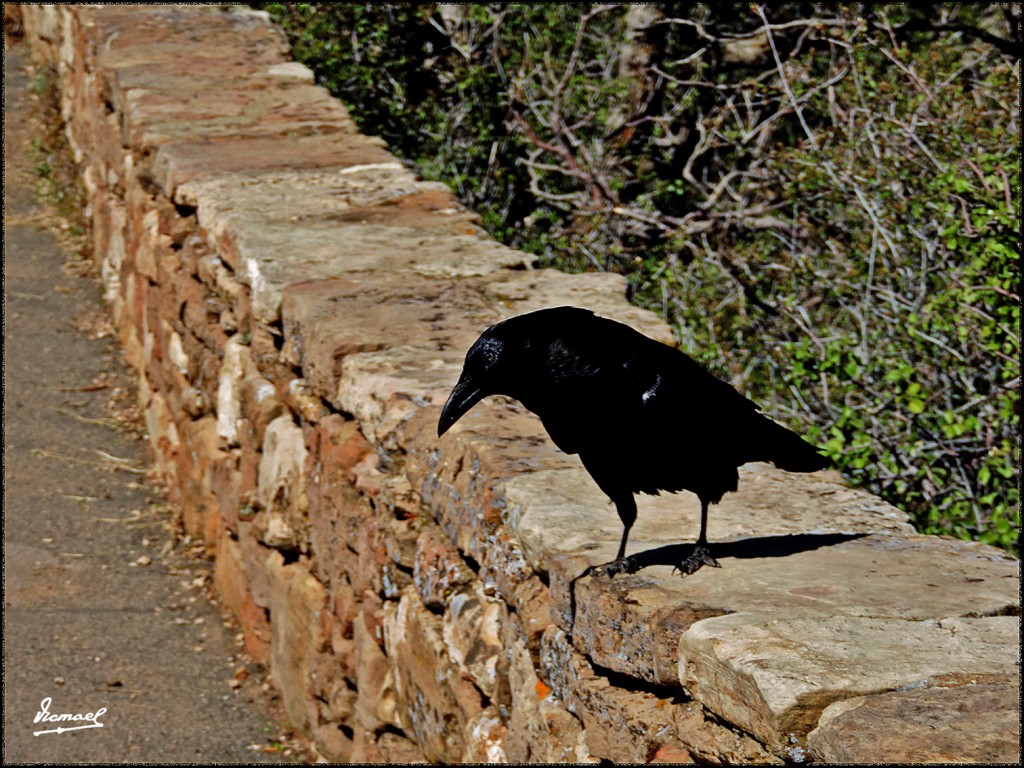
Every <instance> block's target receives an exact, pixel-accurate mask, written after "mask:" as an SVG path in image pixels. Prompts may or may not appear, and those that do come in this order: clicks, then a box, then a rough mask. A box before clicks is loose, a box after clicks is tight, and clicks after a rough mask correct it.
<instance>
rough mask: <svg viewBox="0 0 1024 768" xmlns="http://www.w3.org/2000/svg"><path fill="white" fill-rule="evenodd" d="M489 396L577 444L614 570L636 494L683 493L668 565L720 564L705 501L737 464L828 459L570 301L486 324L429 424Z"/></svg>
mask: <svg viewBox="0 0 1024 768" xmlns="http://www.w3.org/2000/svg"><path fill="white" fill-rule="evenodd" d="M487 395H508V396H509V397H513V398H515V399H516V400H518V401H519V402H521V403H522V404H523V405H524V406H526V408H528V409H529V410H531V411H533V412H534V413H535V414H537V415H538V416H539V417H540V419H541V422H543V424H544V427H545V429H547V431H548V434H549V435H550V436H551V439H552V440H553V441H554V443H555V445H557V446H558V447H559V448H561V449H562V450H563V451H565V452H566V453H578V454H579V456H580V459H581V460H582V461H583V466H584V467H586V469H587V472H589V473H590V476H591V477H593V478H594V480H595V482H596V483H597V484H598V486H599V487H600V488H601V490H602V491H604V492H605V493H606V494H608V496H609V497H610V498H611V500H612V502H614V504H615V508H616V510H617V511H618V513H619V517H620V518H621V520H622V524H623V526H624V529H623V531H622V542H621V543H620V544H619V553H618V556H617V557H616V559H615V561H614V562H612V563H610V564H608V565H607V566H605V569H606V572H607V573H609V574H612V575H614V574H615V573H621V572H622V571H625V570H629V567H628V564H627V562H626V560H625V554H626V540H627V539H628V537H629V529H630V528H631V527H632V525H633V522H634V520H636V502H635V500H634V499H633V494H635V493H640V492H642V493H649V494H657V493H658V492H659V491H671V492H675V491H682V490H686V491H692V492H693V493H695V494H697V497H698V498H699V499H700V536H699V537H698V538H697V544H696V547H695V548H694V551H693V553H692V554H691V555H690V556H689V557H688V558H686V559H685V560H683V561H682V562H681V563H680V564H679V565H678V566H677V567H678V568H679V570H681V571H682V572H683V574H684V575H685V574H689V573H693V572H694V571H696V570H697V569H698V568H700V567H701V566H703V565H713V566H718V562H717V561H716V560H715V559H714V558H713V557H712V556H711V553H710V552H709V551H708V547H707V530H706V529H707V514H708V505H709V504H715V503H717V502H718V501H719V500H721V498H722V496H723V494H725V493H727V492H729V491H735V490H736V484H737V482H738V480H739V475H738V473H737V471H736V468H737V467H739V466H740V465H741V464H745V463H746V462H748V461H771V462H773V463H774V464H775V466H777V467H779V468H780V469H785V470H788V471H790V472H813V471H814V470H817V469H823V468H825V467H826V466H828V465H829V462H828V460H827V459H825V458H824V457H823V456H822V455H821V454H819V453H818V451H817V450H816V449H815V448H814V447H813V446H812V445H810V444H809V443H807V442H805V441H804V440H803V438H801V437H799V436H798V435H796V434H795V433H793V432H791V431H789V430H788V429H786V428H785V427H782V426H779V425H778V424H776V423H775V422H774V421H772V420H771V419H769V418H767V417H765V416H763V415H762V414H761V413H760V412H759V409H758V407H757V406H756V405H755V404H754V403H752V402H751V401H750V400H748V399H747V398H745V397H743V395H741V394H740V393H739V392H737V391H736V390H735V389H733V388H732V387H731V386H729V385H728V384H726V383H725V382H723V381H720V380H719V379H717V378H715V377H714V376H712V375H711V374H710V373H708V372H707V371H705V370H704V369H703V368H702V367H701V366H700V364H698V363H697V362H696V361H695V360H693V359H692V358H690V357H688V356H687V355H685V354H683V353H682V352H680V351H679V350H677V349H673V348H672V347H670V346H668V345H666V344H662V343H661V342H659V341H655V340H654V339H650V338H648V337H646V336H644V335H643V334H641V333H639V332H637V331H635V330H633V329H632V328H630V327H629V326H628V325H623V324H622V323H618V322H615V321H614V320H609V319H607V318H604V317H598V316H597V315H595V314H594V313H593V312H591V311H590V310H586V309H580V308H578V307H557V308H554V309H542V310H539V311H537V312H529V313H527V314H524V315H519V316H518V317H513V318H511V319H509V320H505V321H503V322H500V323H497V324H496V325H492V326H491V327H490V328H488V329H487V330H486V331H484V332H483V334H482V335H481V336H480V338H479V339H477V341H476V342H475V343H474V344H473V346H472V347H470V349H469V352H468V353H467V354H466V362H465V365H464V367H463V370H462V376H461V377H460V378H459V381H458V383H457V384H456V385H455V388H454V389H453V390H452V393H451V395H450V396H449V397H448V402H446V403H445V406H444V409H443V410H442V411H441V418H440V421H439V422H438V425H437V434H438V436H440V435H443V434H444V433H445V432H447V431H448V429H449V428H450V427H451V426H452V424H454V423H455V422H456V421H458V420H459V419H460V418H461V417H462V416H463V414H465V413H466V411H468V410H469V409H470V408H472V407H473V406H474V405H475V404H476V403H477V402H479V401H480V399H481V398H483V397H486V396H487Z"/></svg>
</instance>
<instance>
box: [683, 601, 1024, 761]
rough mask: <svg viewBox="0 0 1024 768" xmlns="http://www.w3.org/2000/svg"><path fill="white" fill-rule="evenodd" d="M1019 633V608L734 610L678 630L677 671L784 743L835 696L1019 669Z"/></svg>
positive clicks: (740, 719)
mask: <svg viewBox="0 0 1024 768" xmlns="http://www.w3.org/2000/svg"><path fill="white" fill-rule="evenodd" d="M1019 635H1020V619H1019V617H1016V616H995V617H989V618H975V619H966V618H949V619H941V620H934V619H930V620H907V619H903V618H900V619H896V618H875V617H863V616H828V617H816V618H813V619H812V618H776V615H775V614H772V615H764V614H762V615H754V614H743V613H737V614H732V615H729V616H719V617H717V618H712V619H706V620H704V621H700V622H697V623H696V624H694V625H693V626H691V627H690V628H689V629H688V630H687V631H686V632H684V633H683V635H682V638H681V639H680V643H679V646H680V648H679V655H680V661H679V675H680V679H681V680H682V681H683V682H684V683H685V685H686V687H687V688H688V689H689V690H690V691H691V692H692V694H693V696H694V698H695V699H697V700H698V701H700V702H701V703H702V704H704V705H705V706H706V707H707V708H708V709H710V710H711V711H713V712H715V713H716V714H718V715H719V716H721V717H723V718H724V719H726V720H727V721H729V722H731V723H734V724H735V725H737V726H739V727H740V728H742V729H743V730H745V731H747V732H748V733H751V734H753V735H754V736H756V737H757V738H758V739H760V740H761V741H763V742H764V743H765V744H768V745H770V746H771V747H773V748H774V749H776V750H782V749H784V748H785V747H786V745H787V743H788V740H789V736H790V734H792V735H794V736H795V737H796V738H797V739H803V738H805V737H806V735H807V734H808V732H809V731H811V730H812V729H813V728H814V727H815V725H816V724H817V722H818V719H819V717H820V716H821V713H822V710H824V708H825V707H827V706H828V705H829V704H831V703H833V702H835V701H838V700H841V699H848V698H853V697H856V696H863V695H866V694H869V693H881V692H885V691H891V690H895V689H897V688H900V687H903V686H907V685H913V684H915V683H918V682H919V681H922V680H927V679H928V678H931V677H935V676H938V675H950V674H960V675H981V676H984V675H1016V674H1017V665H1018V663H1019V661H1018V656H1017V651H1016V645H1017V640H1018V638H1019ZM908 648H912V649H914V650H913V653H908V652H907V649H908Z"/></svg>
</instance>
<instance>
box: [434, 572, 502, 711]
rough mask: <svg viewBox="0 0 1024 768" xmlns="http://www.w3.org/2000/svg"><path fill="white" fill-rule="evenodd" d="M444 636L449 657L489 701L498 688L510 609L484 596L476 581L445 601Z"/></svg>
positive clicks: (499, 601)
mask: <svg viewBox="0 0 1024 768" xmlns="http://www.w3.org/2000/svg"><path fill="white" fill-rule="evenodd" d="M446 604H447V607H446V608H445V612H444V625H443V628H442V636H443V637H444V642H445V644H446V645H447V646H448V655H449V657H450V658H451V660H452V661H453V662H454V663H455V664H456V665H457V666H458V668H459V669H460V670H461V671H462V672H463V674H465V675H468V676H469V677H470V678H471V679H472V680H473V682H474V683H476V686H477V687H478V688H479V689H480V690H481V691H483V693H484V695H485V696H487V698H488V699H493V698H494V695H495V690H496V689H497V686H498V674H499V672H498V662H499V660H500V659H501V657H502V647H501V625H502V623H503V622H504V621H507V614H508V608H507V606H506V605H505V603H504V602H502V601H501V600H499V599H497V598H494V597H490V596H488V595H486V594H484V590H483V585H481V584H480V582H479V581H474V582H473V583H472V584H470V585H469V586H468V587H466V588H463V589H461V590H459V591H457V592H455V593H454V594H452V595H450V596H449V597H448V599H447V600H446Z"/></svg>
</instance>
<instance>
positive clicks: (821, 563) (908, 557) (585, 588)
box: [551, 470, 1020, 684]
mask: <svg viewBox="0 0 1024 768" xmlns="http://www.w3.org/2000/svg"><path fill="white" fill-rule="evenodd" d="M772 471H775V472H778V471H779V470H772ZM793 493H794V494H798V493H799V490H798V489H796V488H794V489H793ZM789 498H790V494H789V493H788V492H786V491H780V493H779V495H778V496H777V499H778V502H779V504H780V507H784V506H785V504H786V503H787V501H788V499H789ZM724 501H725V500H723V502H724ZM763 522H764V524H765V526H766V529H767V530H766V534H767V535H766V536H764V537H760V538H753V539H740V540H735V541H731V542H727V543H726V544H724V545H723V544H720V545H718V546H717V547H716V546H715V545H714V544H713V545H712V552H714V553H715V554H716V557H718V559H719V562H720V563H721V564H722V568H721V569H714V568H704V569H702V570H700V571H698V572H697V573H695V574H693V575H692V576H688V577H686V578H685V579H684V578H681V577H680V576H679V575H677V574H676V575H673V574H672V572H671V569H670V568H668V567H665V566H659V567H652V568H648V569H646V570H644V571H641V572H640V573H638V574H636V575H633V576H617V577H615V578H614V579H610V580H609V579H607V578H600V579H592V578H587V579H581V580H579V581H577V582H576V585H575V597H576V599H575V604H576V612H575V622H574V623H573V624H571V625H569V624H568V622H570V621H572V616H571V608H570V606H569V605H568V603H569V601H570V599H571V598H570V586H569V582H570V580H571V579H572V578H573V577H574V576H575V575H577V574H579V573H581V572H582V571H583V569H584V568H585V567H586V565H587V563H588V562H589V560H588V559H586V558H580V557H578V556H570V555H563V556H562V557H559V558H556V559H555V565H554V569H553V571H552V573H551V584H552V594H553V597H554V598H555V600H556V603H557V604H558V610H557V612H556V616H557V618H558V620H559V622H560V623H561V624H562V625H563V626H571V627H572V634H573V641H574V643H575V644H576V646H577V647H578V648H580V649H581V650H585V651H586V652H587V653H588V654H589V655H590V657H591V658H592V659H593V660H594V661H595V662H596V663H597V664H600V665H601V666H604V667H607V668H609V669H613V670H615V671H617V672H622V673H625V674H628V675H631V676H634V677H639V678H641V679H644V680H648V681H651V682H657V683H665V684H671V683H673V682H679V678H678V670H677V669H676V666H675V665H676V663H677V662H678V660H679V651H678V648H677V645H678V642H679V638H680V635H681V634H682V633H683V632H686V631H687V630H688V629H689V628H690V627H691V626H693V625H694V624H695V623H696V622H699V621H701V620H702V619H705V618H708V617H713V616H718V615H725V614H736V615H743V616H746V615H762V614H770V615H772V616H785V617H789V618H793V619H800V620H807V621H826V620H829V619H830V618H832V617H850V618H871V619H880V620H893V621H897V622H901V623H905V622H914V621H918V622H919V621H926V620H938V619H943V618H946V617H950V616H970V615H976V616H977V615H981V616H985V615H998V614H1013V613H1019V610H1020V602H1019V593H1018V579H1019V573H1020V570H1019V563H1018V562H1017V561H1016V560H1013V559H1012V558H1009V557H1008V556H1005V555H1003V553H1001V552H1000V551H999V550H997V549H994V548H991V547H986V546H984V545H975V544H971V543H969V542H961V541H956V540H950V539H942V538H939V537H933V536H917V535H914V536H908V535H895V536H894V535H885V534H874V535H870V536H865V537H863V538H853V539H848V540H845V541H844V540H841V538H840V540H839V542H838V543H833V542H834V541H835V539H834V538H833V537H832V536H830V535H829V534H827V533H822V534H818V535H797V536H791V537H786V536H782V537H776V536H773V535H772V534H771V533H770V532H771V530H772V527H771V526H772V523H773V521H772V520H770V519H765V520H763ZM806 522H807V524H808V528H812V529H813V528H815V527H819V526H821V525H822V524H823V522H824V521H822V520H821V519H818V520H815V519H814V518H812V517H808V518H806ZM882 522H883V523H884V520H883V521H882ZM854 527H860V528H862V530H870V529H871V528H872V527H873V521H872V518H871V516H870V514H865V515H864V517H863V518H862V520H861V521H860V522H859V523H857V524H856V525H854V524H852V521H851V524H849V525H846V526H844V528H847V530H849V528H854ZM579 530H586V525H585V524H581V525H580V526H579ZM819 542H820V543H821V544H822V545H821V546H817V547H816V544H818V543H819ZM737 550H738V551H739V554H740V555H741V556H740V557H732V556H731V553H734V552H736V551H737ZM563 584H564V585H565V586H564V587H563V586H562V585H563ZM879 585H884V589H883V588H881V587H880V586H879ZM608 626H616V627H618V628H619V630H618V632H617V633H615V634H614V635H612V636H609V633H608V632H607V627H608ZM700 668H701V669H703V666H701V667H700ZM684 682H685V681H684Z"/></svg>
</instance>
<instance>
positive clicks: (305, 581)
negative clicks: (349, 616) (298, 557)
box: [269, 561, 327, 729]
mask: <svg viewBox="0 0 1024 768" xmlns="http://www.w3.org/2000/svg"><path fill="white" fill-rule="evenodd" d="M270 562H271V566H270V568H269V576H270V585H271V595H270V626H271V630H272V633H273V641H272V643H271V653H270V669H271V674H272V675H273V678H274V682H275V684H276V685H277V687H278V689H279V690H280V691H281V699H282V701H283V702H284V706H285V710H286V711H287V713H288V719H289V721H290V722H291V724H292V725H293V726H294V727H295V728H298V729H308V728H310V727H311V726H312V725H315V724H316V722H317V709H316V700H315V699H314V697H313V693H312V687H313V685H312V680H311V676H310V672H311V671H312V670H313V669H314V664H315V662H316V657H317V656H318V655H319V654H321V653H323V652H324V651H325V649H326V643H325V638H324V637H323V631H322V624H321V618H320V614H321V613H322V612H323V611H324V610H325V609H326V607H327V592H326V590H325V589H324V587H323V585H322V584H321V583H320V582H319V581H317V580H316V579H315V578H314V577H313V576H312V574H310V572H309V569H308V568H306V566H305V565H303V564H301V563H291V564H289V565H280V564H279V563H280V561H277V562H276V563H275V562H274V561H270Z"/></svg>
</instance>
